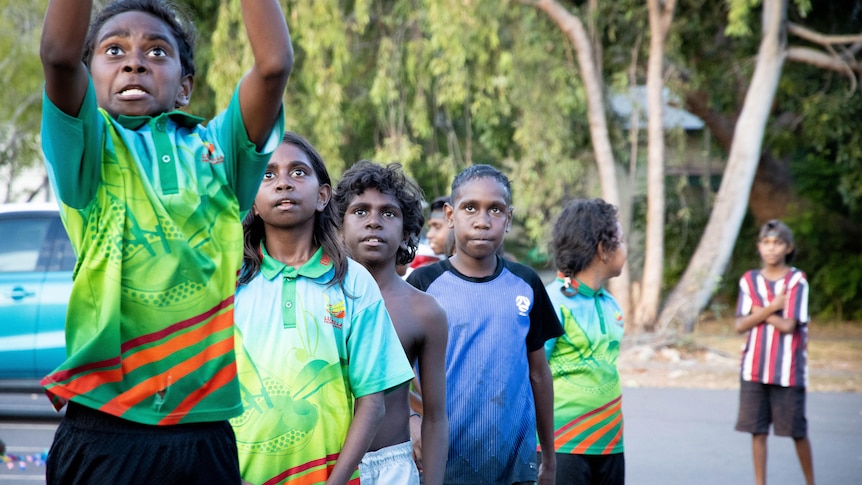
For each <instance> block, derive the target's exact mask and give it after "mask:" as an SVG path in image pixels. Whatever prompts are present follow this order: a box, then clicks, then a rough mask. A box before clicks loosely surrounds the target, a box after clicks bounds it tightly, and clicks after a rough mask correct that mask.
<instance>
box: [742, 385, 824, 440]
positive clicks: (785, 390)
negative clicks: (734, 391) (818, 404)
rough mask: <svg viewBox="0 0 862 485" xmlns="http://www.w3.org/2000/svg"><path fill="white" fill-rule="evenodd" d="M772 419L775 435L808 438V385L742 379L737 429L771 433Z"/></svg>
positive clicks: (756, 432) (748, 431)
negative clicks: (798, 385)
mask: <svg viewBox="0 0 862 485" xmlns="http://www.w3.org/2000/svg"><path fill="white" fill-rule="evenodd" d="M770 423H771V424H772V426H773V431H774V432H775V435H776V436H790V437H792V438H794V439H801V438H806V437H807V436H808V420H806V419H805V388H804V387H781V386H776V385H773V384H762V383H760V382H749V381H740V389H739V416H738V417H737V419H736V430H737V431H743V432H746V433H751V434H769V425H770Z"/></svg>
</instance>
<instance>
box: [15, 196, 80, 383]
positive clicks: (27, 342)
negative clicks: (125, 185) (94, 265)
mask: <svg viewBox="0 0 862 485" xmlns="http://www.w3.org/2000/svg"><path fill="white" fill-rule="evenodd" d="M58 226H59V229H60V230H61V231H62V225H61V224H60V221H59V216H58V215H57V213H56V212H50V211H20V212H4V213H2V214H0V379H38V378H41V377H42V376H44V375H45V373H46V372H44V368H45V367H47V366H48V365H49V364H48V363H47V361H46V362H44V363H43V364H42V365H38V366H37V353H38V352H41V351H46V352H47V354H46V355H48V356H47V357H44V358H43V359H45V360H51V361H56V360H57V355H56V354H57V349H60V350H59V352H60V355H61V357H60V359H59V362H56V364H59V363H60V362H62V360H63V358H62V355H64V354H65V350H64V345H63V341H64V339H63V338H62V332H63V326H64V324H65V313H66V305H67V303H68V299H69V293H70V292H71V279H72V278H71V270H65V271H64V270H62V268H63V267H64V266H63V262H62V261H58V260H57V259H56V256H55V255H54V249H55V244H56V243H55V239H56V237H57V228H58ZM62 236H63V237H66V236H65V231H63V233H62ZM66 239H67V240H68V238H66ZM73 265H74V263H73ZM65 266H68V264H66V265H65ZM43 304H44V305H45V306H44V309H43ZM56 331H59V332H60V334H59V337H60V342H59V346H58V345H57V344H58V342H57V334H55V333H54V332H56ZM40 347H41V349H40ZM49 354H50V355H49ZM48 370H49V371H50V370H51V369H48Z"/></svg>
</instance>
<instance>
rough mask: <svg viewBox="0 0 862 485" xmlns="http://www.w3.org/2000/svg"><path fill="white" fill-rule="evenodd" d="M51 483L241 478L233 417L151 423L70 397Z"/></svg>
mask: <svg viewBox="0 0 862 485" xmlns="http://www.w3.org/2000/svg"><path fill="white" fill-rule="evenodd" d="M46 475H47V477H46V478H47V483H49V484H52V485H53V484H67V483H68V484H72V483H116V484H123V483H158V484H168V485H171V484H177V485H179V484H183V485H186V484H208V485H209V484H231V485H238V484H239V483H240V476H239V459H238V457H237V449H236V437H235V436H234V433H233V428H231V426H230V423H228V422H227V421H218V422H211V423H192V424H179V425H173V426H151V425H146V424H140V423H135V422H132V421H128V420H125V419H122V418H118V417H116V416H112V415H109V414H105V413H102V412H100V411H96V410H93V409H90V408H88V407H85V406H81V405H80V404H75V403H69V408H68V409H67V410H66V416H65V417H63V421H62V422H61V423H60V426H59V427H58V428H57V432H56V434H55V435H54V442H53V444H52V445H51V449H50V451H49V452H48V460H47V464H46Z"/></svg>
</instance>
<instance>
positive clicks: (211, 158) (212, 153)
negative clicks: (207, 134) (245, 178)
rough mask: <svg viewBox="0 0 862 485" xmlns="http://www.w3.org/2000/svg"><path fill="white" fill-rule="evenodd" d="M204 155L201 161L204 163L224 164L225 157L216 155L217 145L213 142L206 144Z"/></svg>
mask: <svg viewBox="0 0 862 485" xmlns="http://www.w3.org/2000/svg"><path fill="white" fill-rule="evenodd" d="M204 148H206V150H204V154H203V155H202V156H201V161H202V162H204V163H212V164H217V163H224V155H219V154H217V153H216V149H215V144H214V143H211V142H206V141H205V142H204Z"/></svg>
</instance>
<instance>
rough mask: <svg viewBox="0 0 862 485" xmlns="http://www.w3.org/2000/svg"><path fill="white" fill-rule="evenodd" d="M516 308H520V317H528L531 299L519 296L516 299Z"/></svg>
mask: <svg viewBox="0 0 862 485" xmlns="http://www.w3.org/2000/svg"><path fill="white" fill-rule="evenodd" d="M515 306H517V307H518V315H521V316H522V317H526V316H527V311H528V310H529V309H530V299H529V298H527V297H526V296H524V295H518V296H516V297H515Z"/></svg>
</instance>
